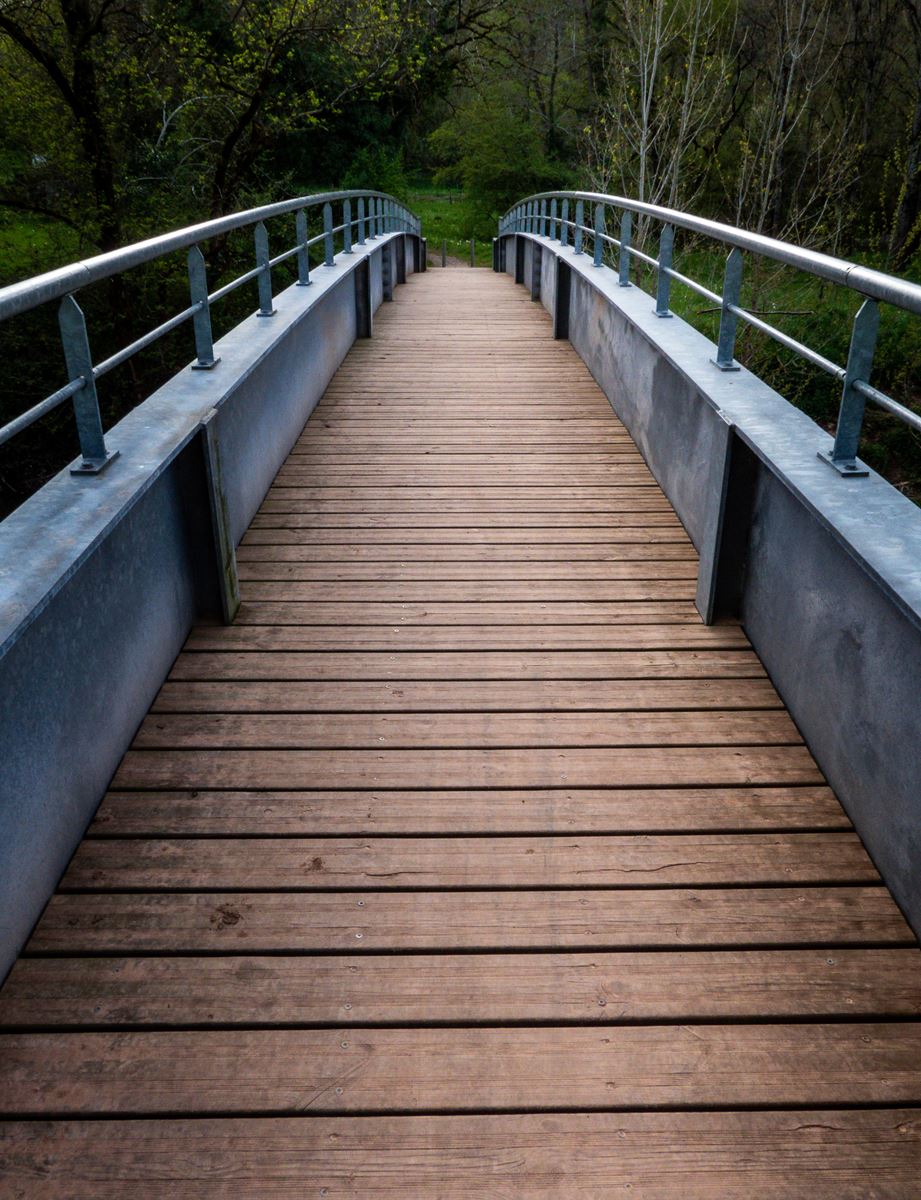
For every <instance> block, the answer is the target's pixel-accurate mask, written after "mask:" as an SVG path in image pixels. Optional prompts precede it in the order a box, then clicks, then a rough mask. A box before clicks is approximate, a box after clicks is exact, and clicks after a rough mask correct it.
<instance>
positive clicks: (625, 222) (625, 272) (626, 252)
mask: <svg viewBox="0 0 921 1200" xmlns="http://www.w3.org/2000/svg"><path fill="white" fill-rule="evenodd" d="M632 234H633V219H632V217H631V216H630V214H629V213H628V212H625V213H624V215H623V216H622V217H621V219H620V272H619V282H620V286H621V287H629V286H630V238H631V236H632Z"/></svg>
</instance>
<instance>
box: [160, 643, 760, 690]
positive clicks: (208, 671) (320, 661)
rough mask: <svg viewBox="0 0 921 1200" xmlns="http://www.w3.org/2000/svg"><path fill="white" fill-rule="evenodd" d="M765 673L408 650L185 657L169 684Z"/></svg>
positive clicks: (600, 656) (701, 655) (719, 666)
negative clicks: (234, 681)
mask: <svg viewBox="0 0 921 1200" xmlns="http://www.w3.org/2000/svg"><path fill="white" fill-rule="evenodd" d="M764 675H765V672H764V668H763V667H762V665H761V663H760V662H759V661H758V658H757V656H756V655H755V653H754V651H752V650H750V649H734V650H720V649H717V650H711V649H703V650H671V649H669V650H595V651H579V650H569V651H531V650H522V651H516V652H508V651H495V650H493V651H483V652H480V653H477V654H475V655H474V654H470V653H467V652H463V651H462V652H457V651H450V650H441V651H436V652H432V653H428V652H418V651H416V652H414V651H411V650H407V651H404V652H402V653H399V654H388V653H380V652H374V651H366V652H360V653H352V654H349V653H336V652H331V651H325V652H323V653H311V652H309V651H284V650H279V651H276V652H260V651H259V650H256V649H254V650H251V651H244V652H234V651H232V650H231V649H230V648H229V647H225V648H222V647H221V645H220V644H218V646H217V649H216V650H214V651H211V652H209V651H207V650H195V651H191V650H187V651H186V652H184V653H182V654H180V656H179V657H178V658H177V659H176V661H175V663H173V668H172V671H171V672H170V676H169V677H170V679H172V680H180V679H181V680H191V679H201V680H210V679H228V680H229V679H238V680H265V679H290V680H299V679H301V680H323V679H325V680H363V681H366V682H367V683H368V684H370V683H371V682H372V681H374V680H385V679H401V680H402V679H405V680H410V679H417V680H422V679H429V680H444V681H452V680H456V681H458V682H461V681H463V680H490V679H503V680H509V681H514V680H521V681H528V680H542V679H559V680H562V679H570V680H586V681H588V680H597V679H636V680H640V679H656V680H663V681H664V680H680V679H710V678H712V679H717V678H719V679H761V678H764Z"/></svg>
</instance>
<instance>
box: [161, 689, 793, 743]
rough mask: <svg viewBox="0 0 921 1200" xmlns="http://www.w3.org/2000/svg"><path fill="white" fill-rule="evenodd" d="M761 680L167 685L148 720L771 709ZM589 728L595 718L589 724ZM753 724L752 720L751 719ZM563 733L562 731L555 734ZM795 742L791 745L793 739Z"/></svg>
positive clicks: (775, 703)
mask: <svg viewBox="0 0 921 1200" xmlns="http://www.w3.org/2000/svg"><path fill="white" fill-rule="evenodd" d="M779 708H782V702H781V700H780V697H779V696H778V695H777V693H776V692H775V691H774V688H773V685H772V684H771V683H770V681H769V680H767V679H727V680H722V679H702V680H680V679H657V680H645V679H633V680H630V681H629V682H626V681H624V682H621V681H614V680H604V681H601V682H594V681H590V680H584V679H579V680H543V679H541V680H535V679H532V680H520V679H513V680H501V681H499V680H496V681H490V680H481V681H463V680H437V681H431V682H425V681H423V682H420V681H416V680H407V681H400V682H399V683H386V682H381V681H377V680H368V681H366V682H359V681H357V680H353V681H349V680H346V679H342V680H337V681H335V682H324V681H322V680H317V681H312V682H309V683H307V682H293V681H290V680H289V681H287V682H281V681H278V682H271V683H260V682H258V681H252V682H245V683H244V682H237V683H228V682H217V681H214V682H195V681H192V682H188V683H183V682H180V681H176V680H172V681H167V682H166V683H165V684H164V685H163V687H162V688H161V689H160V693H159V695H158V696H157V698H156V700H155V701H154V703H153V705H152V707H151V713H221V712H235V713H253V714H256V713H261V714H263V715H265V714H267V713H281V712H285V713H297V712H356V713H357V712H362V713H373V712H400V713H409V712H424V713H434V712H463V711H470V712H477V713H484V712H490V711H494V712H506V711H510V710H521V711H526V712H558V713H568V714H570V715H571V714H572V713H573V712H576V711H579V710H582V711H586V712H593V713H595V714H598V713H602V712H606V713H618V712H626V713H634V714H635V713H637V712H646V711H656V710H664V711H669V712H671V711H675V710H688V711H691V712H701V711H708V710H711V709H742V710H748V709H779ZM596 720H597V716H596ZM753 720H755V719H753ZM564 728H565V724H564V725H562V726H561V729H564ZM797 740H798V739H797Z"/></svg>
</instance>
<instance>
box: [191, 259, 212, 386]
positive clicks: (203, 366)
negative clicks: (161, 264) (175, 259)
mask: <svg viewBox="0 0 921 1200" xmlns="http://www.w3.org/2000/svg"><path fill="white" fill-rule="evenodd" d="M186 262H187V264H188V268H189V299H190V301H191V302H192V304H197V305H198V311H197V312H196V313H195V315H194V316H193V317H192V332H193V333H194V335H195V357H196V361H195V362H193V363H192V370H193V371H210V370H211V368H212V367H216V366H217V364H218V362H219V361H220V360H219V359H217V358H215V357H214V338H213V336H212V333H211V309H210V307H209V305H208V276H207V273H206V271H205V256H204V255H203V254H202V252H201V250H200V249H199V248H198V246H193V247H192V249H191V250H190V251H189V253H188V257H187V259H186Z"/></svg>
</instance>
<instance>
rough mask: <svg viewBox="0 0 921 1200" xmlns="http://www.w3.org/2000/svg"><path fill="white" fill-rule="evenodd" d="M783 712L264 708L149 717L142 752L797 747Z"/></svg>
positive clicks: (138, 742) (139, 739)
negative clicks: (216, 748)
mask: <svg viewBox="0 0 921 1200" xmlns="http://www.w3.org/2000/svg"><path fill="white" fill-rule="evenodd" d="M801 741H802V739H801V738H800V735H799V733H798V731H797V729H796V726H795V725H794V724H793V722H792V721H791V720H790V718H789V716H788V715H787V713H786V711H784V710H783V709H755V710H748V709H743V710H741V711H730V712H725V711H714V712H699V711H670V712H642V713H634V712H612V713H605V714H602V713H598V712H584V713H572V712H556V713H544V712H514V713H512V712H495V713H482V712H447V713H433V712H423V713H417V712H411V711H410V712H407V711H403V712H396V713H394V712H358V713H352V712H338V713H335V712H334V713H330V712H312V713H311V712H285V713H273V712H259V713H236V712H230V713H208V714H202V713H166V712H157V713H155V714H152V715H150V716H148V717H147V719H146V720H145V721H144V723H143V724H142V725H141V727H140V729H139V730H138V732H137V735H136V736H135V739H134V746H135V748H136V749H138V750H144V749H154V748H157V749H163V748H167V749H173V748H177V749H183V748H189V747H192V748H196V749H207V748H210V747H214V746H227V747H232V748H237V749H239V748H246V747H252V748H253V749H257V750H264V749H274V748H279V749H322V748H336V749H340V748H341V749H346V748H355V747H357V748H362V747H365V748H375V749H387V748H397V749H405V748H410V749H414V748H417V747H419V748H428V747H440V748H446V747H453V746H457V747H461V748H466V747H475V748H477V749H481V748H482V749H486V748H492V747H497V746H502V747H517V746H552V747H557V748H564V747H582V746H661V747H667V746H669V747H670V746H701V745H702V746H721V745H742V746H770V745H781V746H788V745H789V746H792V745H798V744H800V743H801Z"/></svg>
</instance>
